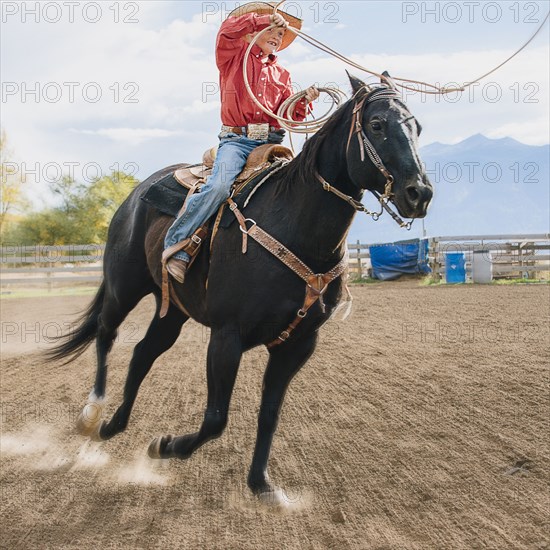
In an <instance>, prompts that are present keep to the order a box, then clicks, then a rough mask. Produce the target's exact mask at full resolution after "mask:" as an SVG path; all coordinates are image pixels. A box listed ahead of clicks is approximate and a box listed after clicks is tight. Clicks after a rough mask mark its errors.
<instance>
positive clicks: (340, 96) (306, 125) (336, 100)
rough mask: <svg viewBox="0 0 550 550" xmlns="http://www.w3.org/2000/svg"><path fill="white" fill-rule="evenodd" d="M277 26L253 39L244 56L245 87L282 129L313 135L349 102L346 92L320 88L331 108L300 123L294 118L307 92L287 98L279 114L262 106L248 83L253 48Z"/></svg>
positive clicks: (253, 99)
mask: <svg viewBox="0 0 550 550" xmlns="http://www.w3.org/2000/svg"><path fill="white" fill-rule="evenodd" d="M274 27H275V25H271V26H270V27H266V28H265V29H263V30H261V31H260V32H258V34H256V36H254V37H253V39H252V40H251V41H250V44H249V45H248V48H247V49H246V53H245V55H244V60H243V77H244V85H245V87H246V90H247V92H248V94H249V95H250V97H251V98H252V101H254V103H255V104H256V106H257V107H258V108H259V109H261V110H262V111H263V112H264V113H265V114H267V115H269V116H270V117H272V118H274V119H275V120H277V121H278V122H279V124H280V125H281V128H284V129H285V130H288V131H290V132H294V133H295V134H311V133H314V132H316V131H317V130H319V129H320V128H321V127H322V126H323V124H325V122H326V121H327V120H328V119H329V118H330V117H331V116H332V113H333V111H334V110H335V109H337V108H338V107H339V106H340V104H341V103H342V101H345V100H347V96H346V94H345V93H344V92H342V91H341V90H339V89H337V88H318V90H319V92H322V93H326V94H328V95H329V96H330V98H331V99H332V101H331V105H330V108H329V110H328V112H326V113H325V114H324V115H322V116H321V117H317V118H314V119H313V120H304V121H301V122H298V121H296V120H294V119H293V118H292V117H293V115H294V112H295V109H296V106H297V105H298V103H299V102H300V101H302V99H304V98H305V97H306V95H307V91H305V90H304V91H302V92H298V93H296V94H294V95H292V96H290V97H289V98H287V99H286V100H285V101H284V102H283V103H282V104H281V105H280V107H279V109H278V110H277V114H275V113H273V112H272V111H270V110H269V109H268V108H267V107H265V106H264V105H262V104H261V103H260V102H259V101H258V99H257V98H256V96H255V95H254V92H253V91H252V88H251V87H250V83H249V81H248V58H249V56H250V52H251V51H252V48H253V47H254V44H256V42H257V40H258V39H259V38H260V37H261V36H262V35H263V34H264V33H265V32H267V31H269V30H271V29H272V28H274ZM288 29H289V30H292V31H293V32H297V33H298V32H300V31H298V29H295V28H294V27H290V26H289V27H288ZM285 113H286V114H287V117H285V116H284V115H285Z"/></svg>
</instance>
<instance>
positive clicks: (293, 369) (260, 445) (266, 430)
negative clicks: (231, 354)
mask: <svg viewBox="0 0 550 550" xmlns="http://www.w3.org/2000/svg"><path fill="white" fill-rule="evenodd" d="M316 345H317V332H315V333H313V334H311V335H309V336H307V337H305V338H302V339H300V340H298V341H296V342H294V341H292V340H289V341H288V342H285V343H284V344H281V345H280V346H277V347H275V348H273V349H272V350H271V352H270V358H269V362H268V364H267V369H266V371H265V375H264V383H263V390H262V403H261V406H260V413H259V415H258V435H257V438H256V447H255V449H254V456H253V458H252V465H251V466H250V472H249V474H248V486H249V487H250V489H251V490H252V492H253V493H254V494H256V495H258V496H261V497H262V498H263V499H266V500H267V501H268V502H272V503H278V502H279V501H280V493H281V492H280V491H279V490H278V489H277V488H276V487H275V486H274V485H273V484H272V483H271V482H270V480H269V476H268V474H267V462H268V460H269V452H270V450H271V443H272V441H273V434H274V433H275V429H276V428H277V422H278V420H279V413H280V410H281V406H282V403H283V399H284V396H285V393H286V389H287V387H288V385H289V383H290V381H291V380H292V378H293V377H294V375H295V374H296V373H297V372H298V371H299V370H300V368H301V367H302V366H303V365H304V363H305V362H306V361H307V360H308V359H309V358H310V357H311V354H312V353H313V351H314V349H315V346H316Z"/></svg>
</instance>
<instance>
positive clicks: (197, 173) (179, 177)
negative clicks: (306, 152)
mask: <svg viewBox="0 0 550 550" xmlns="http://www.w3.org/2000/svg"><path fill="white" fill-rule="evenodd" d="M217 150H218V147H217V146H216V147H212V148H211V149H208V150H207V151H206V152H205V153H204V155H203V157H202V164H195V165H191V166H186V167H184V168H180V169H179V170H176V172H175V173H174V179H175V180H176V181H177V182H178V183H179V184H181V185H182V186H183V187H186V188H187V189H193V190H196V189H200V187H201V185H203V184H204V183H205V181H206V178H207V177H208V176H210V175H211V174H212V167H213V165H214V160H215V158H216V152H217ZM293 158H294V153H293V152H292V151H291V150H290V149H289V148H288V147H285V146H284V145H278V144H272V143H267V144H265V145H260V146H259V147H256V149H254V150H253V151H252V153H250V155H249V156H248V160H247V162H246V165H245V167H244V168H243V170H242V172H241V173H240V174H239V175H238V176H237V178H236V179H235V183H234V186H239V185H240V184H242V183H243V182H246V181H248V180H249V179H250V178H252V177H254V176H256V175H257V174H259V173H260V172H262V170H265V169H266V168H269V166H270V165H271V164H273V163H274V162H276V161H278V160H289V161H290V160H292V159H293Z"/></svg>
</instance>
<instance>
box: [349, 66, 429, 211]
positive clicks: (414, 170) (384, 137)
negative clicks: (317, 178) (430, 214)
mask: <svg viewBox="0 0 550 550" xmlns="http://www.w3.org/2000/svg"><path fill="white" fill-rule="evenodd" d="M384 76H385V79H384V80H383V81H382V84H381V85H380V86H376V87H371V86H368V85H367V84H365V83H364V82H362V81H361V80H359V79H357V78H355V77H353V76H351V75H349V77H350V81H351V85H352V88H353V92H354V95H353V99H352V100H351V102H352V104H353V115H352V121H351V128H350V134H349V139H348V143H347V165H348V173H349V177H350V178H351V180H352V182H353V184H354V185H356V186H357V187H359V188H361V189H367V190H369V191H373V192H375V193H380V194H382V195H383V196H384V195H385V196H386V197H388V198H390V200H391V201H392V202H393V203H394V204H395V206H396V207H397V210H398V211H399V213H400V215H401V216H403V217H406V218H423V217H424V216H425V215H426V211H427V209H428V205H429V203H430V200H431V198H432V195H433V189H432V185H431V183H430V181H429V179H428V176H427V175H426V171H425V170H424V167H423V164H422V162H421V160H420V157H419V156H418V136H419V134H420V132H421V127H420V124H419V123H418V121H417V120H416V118H415V117H414V116H413V115H411V113H410V111H409V110H408V109H407V107H406V106H405V104H404V103H403V101H402V100H401V99H400V95H399V93H398V91H397V89H396V88H395V85H394V84H393V82H392V80H391V78H390V77H389V75H388V74H387V73H384Z"/></svg>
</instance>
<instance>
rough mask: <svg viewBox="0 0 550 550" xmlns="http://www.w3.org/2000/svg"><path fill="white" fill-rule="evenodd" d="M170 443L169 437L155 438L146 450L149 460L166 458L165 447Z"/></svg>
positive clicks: (170, 437) (170, 438)
mask: <svg viewBox="0 0 550 550" xmlns="http://www.w3.org/2000/svg"><path fill="white" fill-rule="evenodd" d="M170 441H172V436H171V435H164V436H161V437H155V439H153V441H151V443H150V444H149V448H148V449H147V454H148V455H149V458H168V457H166V456H165V452H166V447H167V445H168V443H170Z"/></svg>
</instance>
